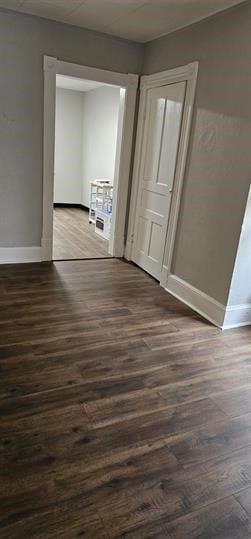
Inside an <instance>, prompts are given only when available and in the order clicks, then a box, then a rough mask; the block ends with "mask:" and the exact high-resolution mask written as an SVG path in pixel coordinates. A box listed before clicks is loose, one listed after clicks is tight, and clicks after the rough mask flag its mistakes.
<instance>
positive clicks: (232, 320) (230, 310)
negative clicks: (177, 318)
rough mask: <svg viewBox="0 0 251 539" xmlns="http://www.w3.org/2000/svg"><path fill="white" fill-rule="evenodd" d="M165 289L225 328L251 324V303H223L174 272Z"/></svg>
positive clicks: (213, 322) (169, 277)
mask: <svg viewBox="0 0 251 539" xmlns="http://www.w3.org/2000/svg"><path fill="white" fill-rule="evenodd" d="M165 290H166V291H167V292H169V293H170V294H172V296H175V297H176V298H177V299H179V300H180V301H182V302H183V303H185V304H186V305H188V307H191V309H193V310H194V311H196V312H197V313H199V314H201V316H203V317H204V318H206V319H207V320H209V321H210V322H212V324H214V325H215V326H217V327H219V328H221V329H223V330H225V329H233V328H238V327H241V326H249V325H251V303H246V304H243V305H229V306H227V305H223V304H222V303H219V301H216V300H215V299H214V298H212V297H211V296H208V295H207V294H205V293H204V292H202V291H201V290H199V289H198V288H195V287H194V286H192V285H191V284H189V283H188V282H186V281H184V280H183V279H181V278H180V277H177V275H173V274H170V275H169V276H168V279H167V286H166V288H165Z"/></svg>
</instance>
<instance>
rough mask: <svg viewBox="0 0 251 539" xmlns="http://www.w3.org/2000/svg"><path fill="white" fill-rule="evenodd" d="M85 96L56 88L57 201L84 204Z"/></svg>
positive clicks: (55, 186) (55, 180)
mask: <svg viewBox="0 0 251 539" xmlns="http://www.w3.org/2000/svg"><path fill="white" fill-rule="evenodd" d="M83 106H84V93H82V92H74V91H72V90H64V89H62V88H57V91H56V123H55V175H54V202H61V203H62V202H64V203H68V204H82V164H83Z"/></svg>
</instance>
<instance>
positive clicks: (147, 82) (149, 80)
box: [125, 62, 199, 287]
mask: <svg viewBox="0 0 251 539" xmlns="http://www.w3.org/2000/svg"><path fill="white" fill-rule="evenodd" d="M198 68H199V62H192V63H190V64H187V65H185V66H181V67H177V68H174V69H169V70H168V71H162V72H160V73H156V74H154V75H147V76H144V77H142V78H141V82H140V90H141V96H140V106H139V119H138V129H137V140H136V149H135V161H134V169H133V182H132V192H131V202H130V213H129V223H128V233H127V242H126V251H125V256H126V258H127V259H128V260H131V257H132V245H133V241H134V233H135V217H136V207H137V197H138V189H139V178H140V170H141V158H142V148H143V142H144V124H145V108H146V102H147V91H148V90H149V89H152V88H157V87H160V86H164V85H168V84H174V83H177V82H186V95H185V102H184V110H183V119H182V128H181V134H180V143H179V152H178V157H177V163H176V172H175V179H174V191H173V195H172V202H171V209H170V217H169V221H168V227H167V232H166V243H165V258H166V259H167V264H166V265H163V266H162V272H161V278H160V284H161V286H163V287H165V286H166V283H167V277H168V275H169V273H170V271H171V262H172V256H173V250H174V243H175V236H176V229H177V222H178V215H179V209H180V200H181V193H182V187H183V181H184V175H185V166H186V159H187V152H188V145H189V138H190V130H191V123H192V113H193V105H194V100H195V90H196V84H197V76H198ZM166 254H167V256H166Z"/></svg>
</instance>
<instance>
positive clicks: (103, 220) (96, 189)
mask: <svg viewBox="0 0 251 539" xmlns="http://www.w3.org/2000/svg"><path fill="white" fill-rule="evenodd" d="M112 198H113V184H112V182H111V180H93V181H92V182H91V191H90V209H89V223H93V224H95V232H97V234H99V235H100V236H103V237H104V238H106V239H109V235H110V223H111V215H112Z"/></svg>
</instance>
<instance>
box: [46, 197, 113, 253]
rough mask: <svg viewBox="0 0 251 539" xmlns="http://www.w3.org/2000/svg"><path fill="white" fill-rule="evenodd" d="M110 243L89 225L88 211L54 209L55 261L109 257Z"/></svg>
mask: <svg viewBox="0 0 251 539" xmlns="http://www.w3.org/2000/svg"><path fill="white" fill-rule="evenodd" d="M109 256H110V255H109V253H108V241H107V240H105V239H103V238H102V237H101V236H99V235H98V234H96V233H95V230H94V225H93V224H91V225H90V224H89V214H88V211H84V210H82V209H78V208H57V207H56V208H54V218H53V260H71V259H77V258H80V259H85V258H102V257H109Z"/></svg>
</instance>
